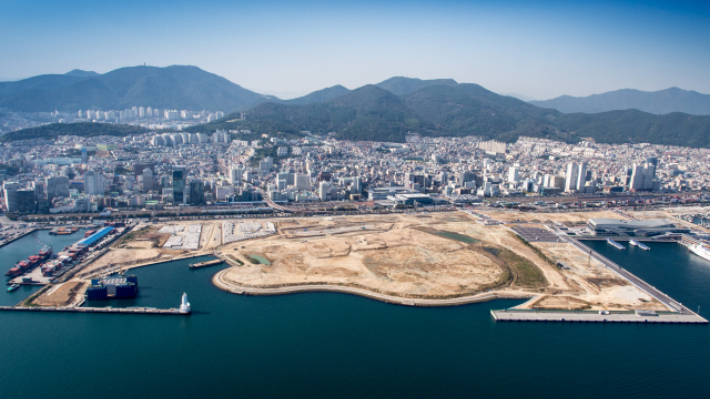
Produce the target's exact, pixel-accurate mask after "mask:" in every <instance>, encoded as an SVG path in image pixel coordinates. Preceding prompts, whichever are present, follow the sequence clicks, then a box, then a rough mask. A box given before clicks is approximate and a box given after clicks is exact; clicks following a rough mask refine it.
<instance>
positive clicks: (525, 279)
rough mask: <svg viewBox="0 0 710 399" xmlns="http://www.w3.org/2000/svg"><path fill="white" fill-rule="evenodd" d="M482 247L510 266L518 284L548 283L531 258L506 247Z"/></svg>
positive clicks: (539, 285)
mask: <svg viewBox="0 0 710 399" xmlns="http://www.w3.org/2000/svg"><path fill="white" fill-rule="evenodd" d="M482 249H483V250H484V251H486V252H488V253H489V254H491V255H493V256H495V257H496V258H498V259H499V260H501V261H502V262H503V263H505V264H506V265H507V266H508V267H509V268H510V270H511V272H512V273H513V275H514V277H515V281H514V282H515V284H516V285H517V286H520V287H544V286H546V285H547V279H546V278H545V276H544V275H543V274H542V272H541V271H540V269H539V268H538V267H537V266H535V264H534V263H532V262H531V261H530V260H528V259H526V258H523V257H522V256H520V255H518V254H516V253H515V252H513V251H511V250H509V249H506V248H493V247H482Z"/></svg>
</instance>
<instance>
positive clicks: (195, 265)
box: [189, 259, 224, 269]
mask: <svg viewBox="0 0 710 399" xmlns="http://www.w3.org/2000/svg"><path fill="white" fill-rule="evenodd" d="M222 263H224V261H223V260H222V259H214V260H208V261H206V262H200V263H190V266H189V267H190V269H199V268H201V267H208V266H216V265H221V264H222Z"/></svg>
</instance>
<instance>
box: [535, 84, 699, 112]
mask: <svg viewBox="0 0 710 399" xmlns="http://www.w3.org/2000/svg"><path fill="white" fill-rule="evenodd" d="M530 104H533V105H536V106H538V107H543V108H552V109H556V110H558V111H560V112H564V113H574V112H584V113H598V112H607V111H619V110H627V109H637V110H639V111H643V112H648V113H651V114H668V113H671V112H684V113H686V114H691V115H710V95H708V94H702V93H698V92H697V91H688V90H683V89H679V88H677V87H671V88H670V89H666V90H659V91H640V90H632V89H623V90H616V91H610V92H608V93H602V94H594V95H591V96H588V97H571V96H561V97H557V98H553V99H552V100H545V101H530Z"/></svg>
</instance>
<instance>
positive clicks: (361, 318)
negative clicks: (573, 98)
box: [0, 241, 710, 399]
mask: <svg viewBox="0 0 710 399" xmlns="http://www.w3.org/2000/svg"><path fill="white" fill-rule="evenodd" d="M587 244H588V245H590V246H592V247H593V248H594V249H596V250H598V251H599V252H601V253H603V254H605V255H607V256H608V257H609V258H610V259H612V260H614V261H616V262H618V263H620V264H621V265H623V266H624V267H627V268H628V269H629V270H631V271H632V272H633V273H635V274H637V275H638V276H639V277H642V278H644V279H647V281H648V282H650V283H651V284H653V285H656V286H657V287H658V288H660V289H661V290H664V291H665V292H666V293H668V294H670V295H671V296H673V297H674V298H676V299H678V300H680V301H681V302H683V303H684V304H687V305H689V306H691V307H692V306H695V307H697V305H701V306H702V308H704V309H707V310H708V311H710V289H708V288H710V262H705V261H703V260H702V259H699V258H698V259H696V258H695V257H694V256H692V255H691V254H690V253H688V252H687V250H686V249H685V248H684V247H681V246H680V245H678V244H655V243H651V244H650V246H651V251H643V250H640V249H634V248H630V249H629V250H627V251H618V250H616V249H613V248H611V247H610V246H609V245H608V244H607V243H606V242H603V241H602V242H594V243H587ZM207 259H209V258H200V259H189V260H184V261H176V262H172V263H165V264H160V265H156V266H151V267H145V268H139V269H135V270H134V271H133V273H134V274H136V275H137V276H138V278H139V286H140V288H139V295H138V297H137V298H135V299H130V300H116V301H113V302H110V304H111V305H112V306H155V307H164V308H167V307H177V306H178V305H179V304H180V297H181V295H182V293H183V292H187V294H188V295H189V300H190V302H191V304H192V311H193V313H192V315H191V316H147V315H113V314H28V313H24V312H4V313H0V336H2V338H3V339H2V341H1V342H0V347H1V348H2V350H0V386H1V387H2V392H3V395H4V396H6V397H12V398H35V397H52V398H69V397H76V396H77V395H98V396H101V397H102V398H126V397H133V398H139V397H140V398H143V397H146V398H171V399H172V398H201V397H244V398H257V397H258V398H284V397H288V398H371V397H383V398H441V397H503V398H520V397H524V398H549V397H559V398H570V397H574V398H599V397H630V398H654V397H657V398H665V397H703V396H705V395H706V394H707V392H708V388H710V370H709V369H708V367H707V364H708V362H710V339H709V338H710V336H709V333H710V328H708V327H707V326H695V325H690V326H689V325H652V326H650V325H643V324H624V325H619V324H613V325H612V324H570V323H566V324H563V323H554V324H545V323H496V322H494V321H493V320H492V318H491V316H490V313H489V311H490V309H492V308H496V309H499V308H504V307H510V306H514V305H516V304H518V303H520V301H495V302H488V303H481V304H474V305H467V306H460V307H447V308H415V307H406V306H398V305H390V304H385V303H381V302H377V301H374V300H370V299H365V298H361V297H356V296H352V295H346V294H333V293H310V294H295V295H285V296H264V297H259V296H240V295H234V294H229V293H225V292H222V291H220V290H218V289H216V288H215V287H214V286H213V285H212V284H211V278H212V276H213V275H214V273H216V272H217V271H219V270H220V269H221V268H222V266H215V267H209V268H203V269H196V270H193V269H189V268H188V265H189V264H190V263H194V262H197V261H201V260H207ZM106 304H109V303H106ZM92 305H93V304H92ZM701 311H702V309H701Z"/></svg>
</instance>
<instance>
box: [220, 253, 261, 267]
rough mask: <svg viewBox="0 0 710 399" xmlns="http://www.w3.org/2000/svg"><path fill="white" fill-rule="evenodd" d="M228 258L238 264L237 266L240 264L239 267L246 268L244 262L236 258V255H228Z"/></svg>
mask: <svg viewBox="0 0 710 399" xmlns="http://www.w3.org/2000/svg"><path fill="white" fill-rule="evenodd" d="M227 256H228V257H229V259H231V260H233V261H235V262H237V264H238V265H239V266H244V262H242V261H241V260H239V258H237V257H236V256H234V255H227ZM257 263H258V261H257Z"/></svg>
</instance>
